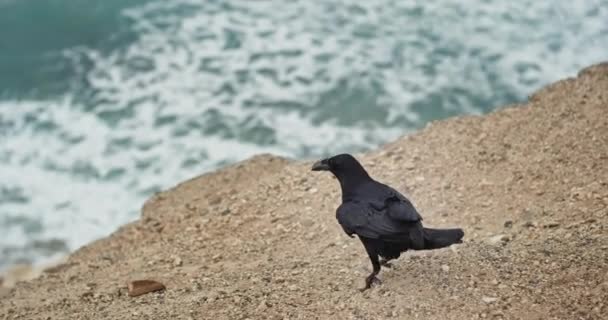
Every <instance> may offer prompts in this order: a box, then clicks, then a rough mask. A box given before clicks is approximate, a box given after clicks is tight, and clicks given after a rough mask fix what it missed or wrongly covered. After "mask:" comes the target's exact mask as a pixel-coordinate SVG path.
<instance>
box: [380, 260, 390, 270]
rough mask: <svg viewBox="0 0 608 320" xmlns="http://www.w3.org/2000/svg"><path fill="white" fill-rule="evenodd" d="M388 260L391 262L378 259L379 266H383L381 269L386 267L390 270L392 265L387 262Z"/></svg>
mask: <svg viewBox="0 0 608 320" xmlns="http://www.w3.org/2000/svg"><path fill="white" fill-rule="evenodd" d="M390 260H392V259H384V258H381V259H380V265H381V266H383V267H386V268H392V267H393V265H392V264H391V263H390V262H389V261H390Z"/></svg>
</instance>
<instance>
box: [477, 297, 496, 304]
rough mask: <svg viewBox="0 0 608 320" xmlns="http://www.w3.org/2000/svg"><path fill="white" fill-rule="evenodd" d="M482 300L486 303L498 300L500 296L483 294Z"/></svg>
mask: <svg viewBox="0 0 608 320" xmlns="http://www.w3.org/2000/svg"><path fill="white" fill-rule="evenodd" d="M481 301H483V302H485V303H494V302H496V301H498V298H495V297H487V296H483V297H482V298H481Z"/></svg>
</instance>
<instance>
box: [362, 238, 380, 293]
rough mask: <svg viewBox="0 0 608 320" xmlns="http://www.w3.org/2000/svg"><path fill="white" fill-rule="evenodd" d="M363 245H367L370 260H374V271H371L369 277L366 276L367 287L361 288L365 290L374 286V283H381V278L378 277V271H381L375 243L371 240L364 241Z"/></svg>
mask: <svg viewBox="0 0 608 320" xmlns="http://www.w3.org/2000/svg"><path fill="white" fill-rule="evenodd" d="M363 245H364V246H365V251H367V255H368V256H369V260H371V262H372V267H373V270H372V273H370V275H369V276H367V278H365V287H364V288H363V289H361V291H365V290H367V289H369V288H371V287H372V283H374V282H378V283H381V281H380V279H378V277H376V276H377V275H378V273H380V261H379V260H378V253H377V252H376V249H375V247H374V245H373V244H372V243H370V242H367V241H363Z"/></svg>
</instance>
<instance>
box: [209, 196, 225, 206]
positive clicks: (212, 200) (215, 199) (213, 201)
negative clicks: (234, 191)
mask: <svg viewBox="0 0 608 320" xmlns="http://www.w3.org/2000/svg"><path fill="white" fill-rule="evenodd" d="M220 202H222V198H220V197H214V198H211V199H210V200H209V204H210V205H216V204H219V203H220Z"/></svg>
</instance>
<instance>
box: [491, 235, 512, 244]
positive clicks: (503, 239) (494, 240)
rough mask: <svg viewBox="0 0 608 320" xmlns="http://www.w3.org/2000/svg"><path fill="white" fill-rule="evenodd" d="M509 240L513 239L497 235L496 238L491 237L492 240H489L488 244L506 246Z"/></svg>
mask: <svg viewBox="0 0 608 320" xmlns="http://www.w3.org/2000/svg"><path fill="white" fill-rule="evenodd" d="M509 240H511V239H510V238H509V236H508V235H506V234H498V235H495V236H493V237H491V238H490V239H488V242H489V243H490V244H505V243H507V242H509Z"/></svg>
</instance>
